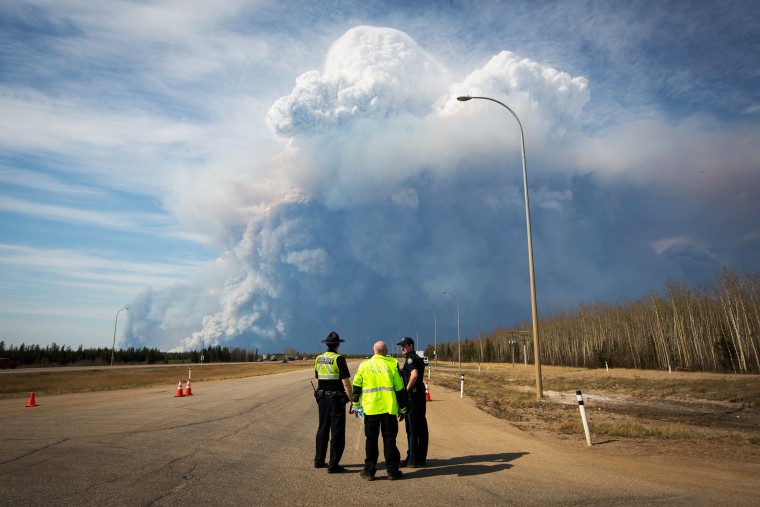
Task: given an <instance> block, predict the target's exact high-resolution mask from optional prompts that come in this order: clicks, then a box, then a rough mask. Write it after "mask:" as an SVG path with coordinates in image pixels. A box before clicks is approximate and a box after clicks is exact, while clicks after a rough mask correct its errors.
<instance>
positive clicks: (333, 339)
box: [314, 331, 353, 474]
mask: <svg viewBox="0 0 760 507" xmlns="http://www.w3.org/2000/svg"><path fill="white" fill-rule="evenodd" d="M345 341H346V340H342V339H341V338H340V336H338V333H336V332H335V331H332V332H331V333H330V334H329V335H328V336H327V338H325V339H324V340H322V343H324V344H325V345H327V352H325V353H324V354H320V355H318V356H317V358H316V359H315V360H314V376H315V377H316V378H317V384H318V387H317V390H316V392H315V393H314V396H315V397H316V398H317V406H318V407H319V427H318V428H317V451H316V454H315V455H314V468H324V467H325V466H327V473H330V474H333V473H340V472H343V471H344V470H345V469H344V468H343V466H341V465H340V458H341V457H342V456H343V449H344V448H345V447H346V403H348V401H349V400H350V399H351V382H350V380H349V378H350V377H351V374H350V373H349V371H348V365H347V364H346V358H345V357H343V356H341V355H340V354H338V347H339V346H340V344H341V343H342V342H345ZM350 412H351V413H353V409H350ZM331 433H332V440H330V434H331ZM328 441H329V442H330V461H329V463H325V457H326V456H327V443H328Z"/></svg>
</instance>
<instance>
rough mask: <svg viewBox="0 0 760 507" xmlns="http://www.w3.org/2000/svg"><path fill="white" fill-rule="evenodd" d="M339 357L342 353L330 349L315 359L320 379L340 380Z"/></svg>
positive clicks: (315, 367) (315, 366)
mask: <svg viewBox="0 0 760 507" xmlns="http://www.w3.org/2000/svg"><path fill="white" fill-rule="evenodd" d="M339 357H340V354H338V353H336V352H330V351H327V352H325V353H324V354H320V355H318V356H317V358H316V359H315V360H314V369H315V370H316V372H317V379H318V380H340V371H339V370H338V358H339Z"/></svg>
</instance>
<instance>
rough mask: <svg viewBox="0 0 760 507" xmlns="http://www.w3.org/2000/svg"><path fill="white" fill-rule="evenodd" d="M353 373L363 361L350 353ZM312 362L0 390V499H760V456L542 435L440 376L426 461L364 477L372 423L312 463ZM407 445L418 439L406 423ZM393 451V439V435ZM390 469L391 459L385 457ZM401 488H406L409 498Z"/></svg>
mask: <svg viewBox="0 0 760 507" xmlns="http://www.w3.org/2000/svg"><path fill="white" fill-rule="evenodd" d="M351 368H352V369H351V371H352V372H355V371H356V365H352V366H351ZM311 377H312V373H311V372H310V371H307V372H304V371H296V372H289V373H281V374H274V375H268V376H262V377H251V378H245V379H234V380H227V381H214V382H194V383H193V396H187V397H182V398H177V397H175V396H174V395H175V393H176V389H177V386H176V384H174V385H167V386H165V387H160V388H156V387H153V388H141V389H129V390H120V391H110V392H98V393H88V394H69V395H57V396H38V397H37V403H38V406H37V407H34V408H27V407H25V406H24V405H25V404H26V400H24V401H20V400H18V399H15V400H0V421H1V422H0V424H2V427H1V428H0V484H2V488H0V505H14V506H16V505H56V506H68V505H72V506H73V505H76V506H81V505H97V506H103V505H130V506H131V505H141V506H147V505H157V506H158V505H172V506H174V505H176V506H190V505H213V506H220V505H236V506H239V505H278V506H279V505H298V506H301V505H314V506H321V507H324V506H325V505H335V504H339V505H400V504H402V503H406V504H407V505H408V504H412V505H426V506H427V505H430V506H438V505H445V506H452V505H467V506H469V505H484V506H485V505H489V506H493V505H605V506H606V505H622V504H625V505H652V504H659V505H689V506H691V505H716V504H730V505H758V502H759V501H758V498H760V481H758V480H757V478H758V477H760V469H758V467H757V466H756V465H750V464H743V465H737V466H736V467H732V468H731V469H728V468H727V467H714V466H709V464H708V465H706V464H704V463H695V462H693V461H690V460H683V459H679V458H678V457H672V459H664V458H663V457H662V456H659V457H651V458H646V457H645V458H642V457H638V458H630V457H628V458H626V457H616V456H611V455H610V453H609V452H599V451H600V449H601V448H602V447H603V446H594V447H591V448H588V447H585V440H583V437H580V440H581V443H579V445H578V447H577V448H571V449H568V448H567V446H561V447H560V446H556V445H553V444H551V443H547V442H541V441H540V440H538V439H536V438H535V437H532V436H530V435H528V434H526V433H524V432H521V431H518V430H516V429H515V428H513V427H511V426H510V425H508V424H507V423H505V422H504V421H501V420H498V419H495V418H493V417H491V416H489V415H487V414H484V413H483V412H481V411H479V410H477V409H476V408H475V407H474V406H473V405H472V403H471V402H470V400H468V399H467V398H465V399H464V400H463V399H460V397H459V392H452V391H447V390H444V389H442V388H438V387H436V385H435V379H433V383H431V387H430V391H431V397H432V401H431V402H429V404H428V424H429V427H430V440H431V444H430V451H429V454H428V467H427V468H423V469H404V473H405V476H404V480H402V481H394V482H391V481H388V480H386V478H385V472H384V470H382V469H380V470H378V473H377V479H376V480H375V481H374V482H366V481H364V480H362V479H361V478H360V477H359V471H360V470H361V467H362V465H363V461H364V437H363V433H361V431H362V427H361V425H360V422H359V421H357V420H356V419H354V418H353V416H349V419H348V424H347V426H348V427H347V436H346V451H345V453H344V456H343V460H342V463H343V464H344V465H345V466H347V468H348V471H347V473H344V474H331V475H328V474H327V472H326V470H325V469H314V468H313V467H312V462H313V457H314V433H315V430H316V422H317V411H316V404H315V402H314V398H313V395H312V393H311V386H310V385H309V380H310V379H311ZM399 449H400V450H401V452H402V454H403V453H404V452H405V450H406V446H405V443H404V433H403V430H402V431H401V438H399ZM380 459H381V461H382V446H381V458H380ZM380 465H381V467H382V463H381V464H380ZM402 497H403V498H404V501H403V502H402V501H401V498H402Z"/></svg>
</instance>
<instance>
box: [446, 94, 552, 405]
mask: <svg viewBox="0 0 760 507" xmlns="http://www.w3.org/2000/svg"><path fill="white" fill-rule="evenodd" d="M471 99H482V100H490V101H491V102H496V103H497V104H499V105H501V106H503V107H504V108H506V110H507V111H509V112H510V113H512V116H514V117H515V120H517V125H518V126H519V127H520V143H521V147H522V169H523V189H524V192H525V222H526V225H527V229H528V269H529V270H530V303H531V312H532V314H533V348H534V349H535V350H534V351H533V354H534V356H535V358H536V396H537V397H538V399H539V400H540V399H542V398H543V397H544V389H543V384H542V382H541V356H540V355H539V349H538V305H537V304H536V276H535V273H534V270H533V239H532V236H533V235H532V234H531V232H530V205H529V202H528V169H527V168H526V165H525V134H524V133H523V127H522V123H521V122H520V118H518V117H517V114H515V112H514V111H512V108H510V107H509V106H508V105H506V104H504V103H503V102H500V101H498V100H496V99H492V98H490V97H470V96H469V95H465V96H462V97H457V100H459V101H461V102H467V101H468V100H471Z"/></svg>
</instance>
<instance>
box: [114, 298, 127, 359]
mask: <svg viewBox="0 0 760 507" xmlns="http://www.w3.org/2000/svg"><path fill="white" fill-rule="evenodd" d="M124 310H129V307H128V306H125V307H124V308H122V309H121V310H119V311H118V312H116V319H115V320H114V322H113V345H112V346H111V366H113V355H114V351H115V349H116V324H117V323H118V322H119V314H120V313H121V312H122V311H124Z"/></svg>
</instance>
